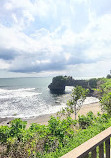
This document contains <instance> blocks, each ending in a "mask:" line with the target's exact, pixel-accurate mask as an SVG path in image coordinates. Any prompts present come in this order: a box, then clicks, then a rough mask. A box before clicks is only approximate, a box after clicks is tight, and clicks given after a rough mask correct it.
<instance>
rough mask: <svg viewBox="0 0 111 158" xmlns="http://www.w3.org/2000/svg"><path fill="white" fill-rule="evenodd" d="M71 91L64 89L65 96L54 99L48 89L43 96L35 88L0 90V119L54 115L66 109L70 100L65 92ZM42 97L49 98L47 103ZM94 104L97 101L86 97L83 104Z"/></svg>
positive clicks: (70, 89)
mask: <svg viewBox="0 0 111 158" xmlns="http://www.w3.org/2000/svg"><path fill="white" fill-rule="evenodd" d="M72 89H73V87H68V88H67V87H66V94H64V95H62V96H56V97H54V96H52V95H51V94H50V93H49V91H48V89H45V91H46V94H45V95H44V94H42V92H41V91H40V90H39V91H38V90H37V89H35V88H21V89H0V117H14V118H16V117H20V118H30V117H36V116H39V115H44V114H51V113H56V112H58V111H60V109H62V108H65V107H66V103H67V100H68V99H69V98H70V94H67V92H68V93H70V92H71V91H72ZM47 95H48V96H47ZM44 97H47V98H48V97H49V98H48V102H47V101H46V100H45V99H44ZM50 99H52V100H50ZM94 102H98V99H97V98H94V97H87V98H86V100H85V102H84V104H90V103H94Z"/></svg>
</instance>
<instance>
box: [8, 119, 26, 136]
mask: <svg viewBox="0 0 111 158" xmlns="http://www.w3.org/2000/svg"><path fill="white" fill-rule="evenodd" d="M26 124H27V122H26V121H22V120H21V119H15V120H12V121H11V123H10V125H11V127H10V135H11V136H12V137H13V136H15V135H16V136H17V135H19V134H20V133H21V132H22V130H24V129H25V127H26Z"/></svg>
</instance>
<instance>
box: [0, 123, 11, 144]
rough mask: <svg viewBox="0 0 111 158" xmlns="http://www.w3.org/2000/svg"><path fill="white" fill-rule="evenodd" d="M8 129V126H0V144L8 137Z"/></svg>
mask: <svg viewBox="0 0 111 158" xmlns="http://www.w3.org/2000/svg"><path fill="white" fill-rule="evenodd" d="M9 133H10V128H9V127H8V126H0V142H1V143H6V142H7V139H8V137H9Z"/></svg>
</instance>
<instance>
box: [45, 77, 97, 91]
mask: <svg viewBox="0 0 111 158" xmlns="http://www.w3.org/2000/svg"><path fill="white" fill-rule="evenodd" d="M98 81H99V78H98V79H96V78H92V79H89V80H75V79H73V77H72V76H56V77H54V78H53V79H52V83H50V85H49V86H48V88H49V89H50V91H51V93H55V94H63V93H65V86H74V87H76V86H77V85H79V86H82V87H83V88H88V89H89V90H90V94H92V93H93V92H94V91H93V89H94V88H97V85H98Z"/></svg>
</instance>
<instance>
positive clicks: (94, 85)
mask: <svg viewBox="0 0 111 158" xmlns="http://www.w3.org/2000/svg"><path fill="white" fill-rule="evenodd" d="M99 80H100V79H97V78H91V79H90V80H88V83H89V86H90V87H91V88H97V82H98V81H99Z"/></svg>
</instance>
